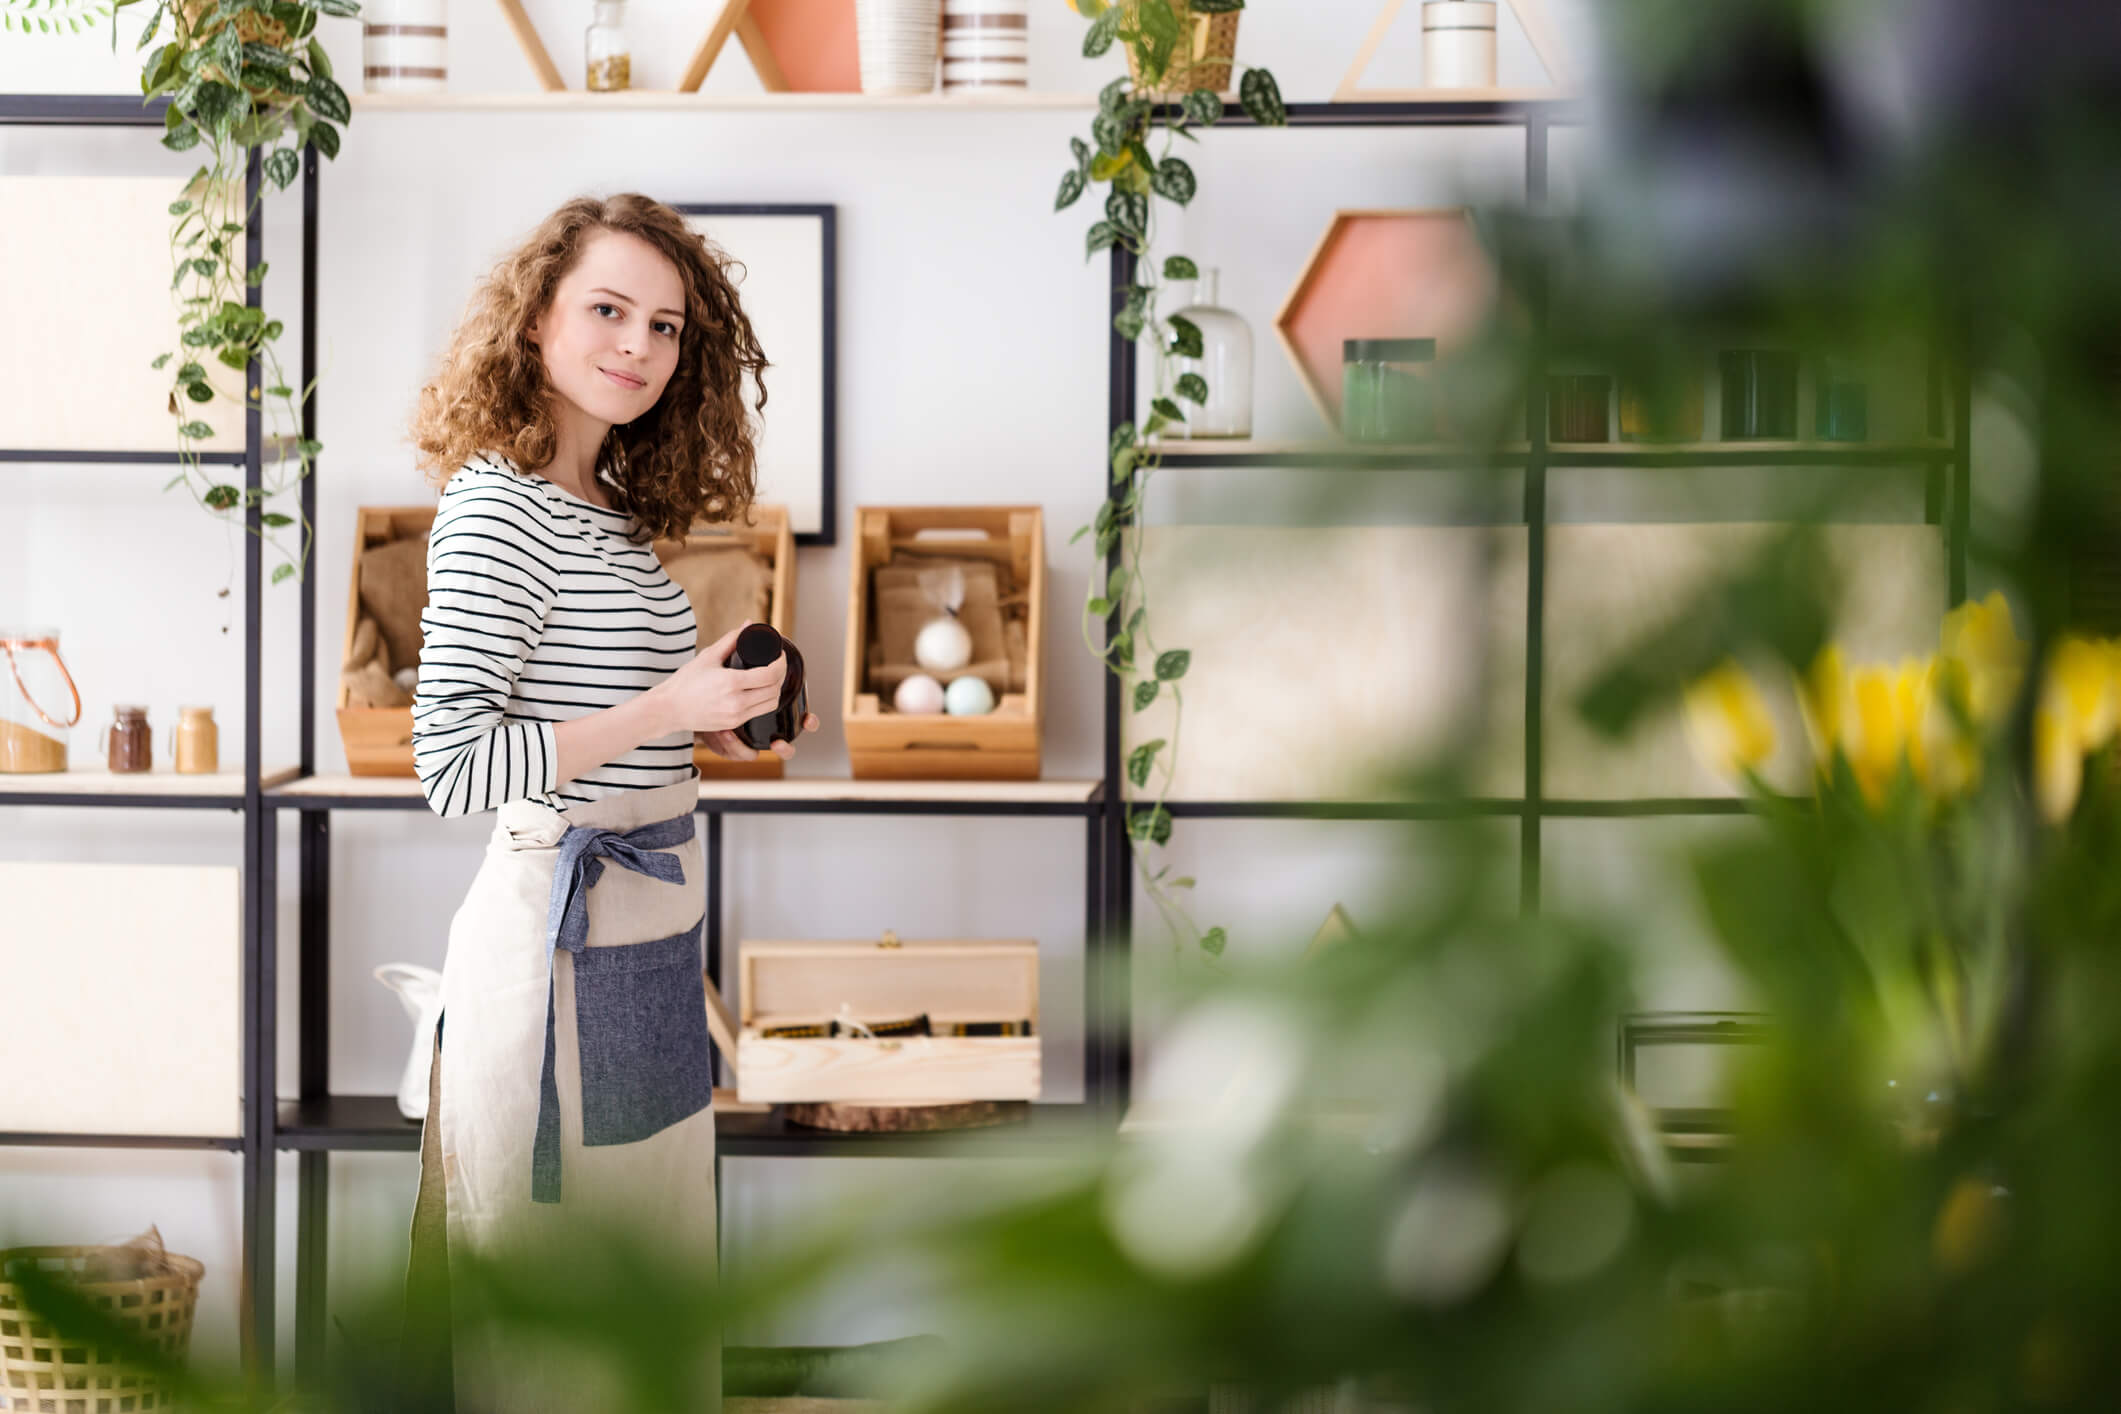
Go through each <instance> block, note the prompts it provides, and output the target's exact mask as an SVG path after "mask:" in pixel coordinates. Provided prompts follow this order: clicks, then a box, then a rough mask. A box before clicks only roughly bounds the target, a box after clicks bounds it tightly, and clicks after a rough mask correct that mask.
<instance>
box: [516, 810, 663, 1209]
mask: <svg viewBox="0 0 2121 1414" xmlns="http://www.w3.org/2000/svg"><path fill="white" fill-rule="evenodd" d="M692 834H693V823H692V815H691V814H690V813H689V812H688V813H686V814H684V815H676V816H673V817H671V818H670V819H668V820H658V821H656V822H655V823H654V824H651V825H643V826H642V827H641V828H640V829H638V830H635V831H633V832H632V833H631V834H623V835H622V834H620V833H619V832H618V831H616V830H600V829H596V828H594V827H592V826H587V825H571V826H569V827H568V830H567V833H566V834H564V835H562V836H561V837H560V857H559V861H558V863H557V864H556V865H555V867H554V868H553V871H552V904H551V907H550V908H549V909H548V910H547V912H546V918H545V1061H544V1065H543V1066H542V1067H541V1069H540V1071H539V1074H538V1129H537V1136H536V1138H535V1139H534V1140H533V1142H532V1144H531V1149H530V1200H531V1201H532V1202H533V1203H557V1202H559V1201H560V1081H559V1071H558V1051H559V1047H558V1043H557V1041H556V1040H555V1035H556V1033H555V1027H554V1016H553V1005H554V998H553V985H554V984H553V980H552V971H553V968H554V967H555V966H556V965H557V957H556V953H557V951H558V949H560V948H565V949H567V951H569V952H571V953H574V954H576V955H580V953H581V952H582V950H583V949H584V948H586V947H588V946H589V891H590V890H591V889H593V888H595V887H596V886H597V881H598V880H599V879H601V878H603V877H604V861H605V860H607V859H608V860H610V861H611V862H612V863H614V864H617V865H618V866H620V867H621V868H623V869H631V870H632V871H633V872H634V873H636V874H645V875H647V876H648V877H649V878H651V879H660V880H662V881H663V882H664V883H666V884H682V883H684V882H685V866H684V864H683V863H682V862H681V861H679V860H678V858H677V857H676V856H675V855H670V854H662V853H659V852H658V851H661V850H666V849H674V848H676V847H677V846H678V845H681V844H684V843H685V842H686V841H688V840H690V839H691V838H692Z"/></svg>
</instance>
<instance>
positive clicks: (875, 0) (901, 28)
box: [854, 0, 943, 94]
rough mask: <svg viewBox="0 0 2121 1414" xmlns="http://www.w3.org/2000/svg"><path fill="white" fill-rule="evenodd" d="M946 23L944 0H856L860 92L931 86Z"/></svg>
mask: <svg viewBox="0 0 2121 1414" xmlns="http://www.w3.org/2000/svg"><path fill="white" fill-rule="evenodd" d="M942 23H943V0H854V37H855V47H856V49H857V50H858V51H859V53H860V56H861V61H862V92H864V93H878V94H888V93H929V92H932V91H933V90H934V88H935V60H936V53H937V49H938V45H937V37H938V35H939V34H940V33H941V31H942Z"/></svg>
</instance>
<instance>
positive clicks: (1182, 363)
mask: <svg viewBox="0 0 2121 1414" xmlns="http://www.w3.org/2000/svg"><path fill="white" fill-rule="evenodd" d="M1219 273H1220V272H1218V271H1216V270H1214V269H1212V268H1211V269H1207V270H1203V271H1201V272H1200V278H1199V279H1198V280H1196V281H1195V282H1194V290H1193V303H1192V304H1191V305H1188V306H1187V307H1186V308H1184V309H1181V310H1179V311H1178V313H1179V314H1180V315H1182V316H1184V317H1185V318H1186V319H1189V320H1191V321H1192V322H1193V323H1194V325H1196V326H1197V327H1198V328H1199V329H1200V357H1199V358H1173V359H1172V360H1171V370H1170V371H1171V374H1172V376H1173V377H1174V378H1177V377H1179V376H1182V375H1184V374H1187V373H1198V374H1199V375H1200V376H1201V377H1202V378H1204V379H1206V380H1207V382H1208V401H1207V402H1205V403H1203V404H1201V405H1200V406H1198V407H1195V406H1194V405H1192V404H1191V403H1183V402H1182V403H1180V404H1179V406H1180V407H1182V408H1184V409H1185V410H1186V420H1185V422H1184V423H1182V424H1180V425H1178V426H1176V427H1173V428H1172V429H1171V430H1170V431H1169V432H1167V433H1165V434H1164V435H1165V436H1167V437H1249V436H1251V435H1252V326H1251V325H1249V324H1247V323H1245V320H1244V316H1243V315H1240V314H1238V313H1237V312H1236V311H1235V310H1229V309H1224V308H1223V307H1222V306H1221V305H1220V304H1218V303H1216V301H1217V300H1218V299H1220V298H1221V290H1220V288H1219V279H1218V276H1219ZM1173 387H1174V388H1175V387H1176V384H1175V383H1174V385H1173ZM1164 391H1165V395H1166V396H1170V395H1171V390H1170V389H1166V390H1164Z"/></svg>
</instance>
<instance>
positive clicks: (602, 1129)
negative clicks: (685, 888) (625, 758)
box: [530, 815, 714, 1203]
mask: <svg viewBox="0 0 2121 1414" xmlns="http://www.w3.org/2000/svg"><path fill="white" fill-rule="evenodd" d="M692 836H693V825H692V817H691V816H690V815H679V816H676V817H674V818H672V819H669V820H659V821H656V822H655V823H653V824H648V825H643V826H641V828H639V829H638V830H634V831H632V832H631V833H628V834H620V833H619V832H618V831H616V830H602V829H597V828H595V827H593V826H586V825H578V826H570V827H569V828H568V830H567V832H566V833H565V834H564V835H562V836H561V837H560V841H559V855H558V857H557V858H556V859H555V860H554V862H553V873H552V901H551V905H550V907H549V908H548V910H547V913H546V920H545V927H546V934H545V943H546V949H547V953H546V959H547V972H546V981H545V1058H544V1062H543V1064H542V1065H541V1066H540V1067H539V1073H538V1122H537V1132H536V1134H535V1135H534V1136H533V1138H532V1141H531V1146H530V1200H531V1201H532V1202H533V1203H557V1202H559V1201H560V1087H559V1068H558V1063H557V1062H558V1041H557V1028H556V1022H557V1017H556V1016H555V1014H554V1005H555V997H554V993H553V987H552V976H551V970H550V969H551V959H552V956H553V954H555V953H557V952H559V951H560V950H562V949H565V950H566V951H568V952H570V953H573V954H574V969H575V1029H576V1034H577V1044H578V1048H579V1051H580V1055H581V1061H582V1142H583V1143H584V1144H627V1143H632V1142H634V1141H635V1140H639V1139H646V1138H647V1137H648V1136H649V1135H651V1134H654V1133H656V1132H657V1131H658V1130H661V1129H665V1128H667V1127H668V1126H670V1125H673V1124H675V1123H677V1122H678V1121H679V1120H681V1119H684V1118H685V1117H686V1116H688V1115H692V1114H697V1113H698V1112H699V1111H700V1110H702V1109H704V1108H705V1107H706V1106H707V1105H709V1104H711V1103H713V1100H714V1072H713V1070H712V1068H711V1067H710V1064H709V1062H708V1060H707V1055H708V1051H707V997H706V988H705V985H704V983H703V982H702V981H701V977H700V961H699V958H700V945H699V932H700V924H698V923H695V924H693V925H692V927H691V928H689V929H687V930H686V931H685V932H683V933H680V934H678V935H677V936H676V937H674V938H661V939H658V940H656V941H654V942H647V943H619V944H614V945H612V946H610V947H602V948H592V947H590V946H589V893H590V891H591V890H592V889H594V888H595V887H596V886H597V881H598V880H599V879H601V878H603V877H604V866H605V863H606V862H607V861H608V862H610V863H612V864H616V865H617V866H618V867H620V868H621V869H628V870H631V871H632V872H634V873H636V874H643V875H646V876H647V877H649V878H651V879H660V880H662V881H663V882H664V883H666V884H682V883H683V882H684V881H685V867H684V865H683V864H682V863H680V862H679V860H678V857H677V856H676V855H675V854H670V853H666V851H669V850H673V849H676V848H677V847H678V846H679V845H681V844H684V843H685V842H686V841H688V840H690V839H691V838H692ZM680 972H683V973H685V974H689V975H685V976H680V975H679V974H680ZM686 1007H690V1008H691V1017H690V1019H689V1020H688V1019H687V1018H686V1017H685V1016H684V1015H683V1014H682V1009H683V1008H686ZM694 1027H696V1028H697V1040H696V1041H695V1040H694V1039H693V1032H692V1028H694ZM670 1037H676V1038H679V1039H680V1040H681V1042H682V1045H681V1048H680V1050H679V1051H677V1052H674V1053H670V1054H668V1055H666V1054H665V1053H663V1052H662V1051H660V1050H659V1049H658V1048H659V1047H660V1046H662V1045H663V1044H665V1042H666V1040H667V1039H668V1038H670ZM695 1055H696V1056H697V1059H695ZM592 1066H594V1067H595V1071H596V1080H595V1081H594V1087H595V1088H594V1091H592V1081H591V1079H590V1074H591V1068H592Z"/></svg>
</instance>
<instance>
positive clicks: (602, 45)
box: [582, 0, 633, 93]
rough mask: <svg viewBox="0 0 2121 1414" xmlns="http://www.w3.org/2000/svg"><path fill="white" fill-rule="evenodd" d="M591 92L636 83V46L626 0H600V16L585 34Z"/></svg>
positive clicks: (613, 90) (617, 89) (612, 90)
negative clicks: (631, 38)
mask: <svg viewBox="0 0 2121 1414" xmlns="http://www.w3.org/2000/svg"><path fill="white" fill-rule="evenodd" d="M582 57H583V60H584V62H585V64H586V66H587V75H588V77H587V83H586V86H587V87H588V89H589V91H590V92H591V93H619V92H622V91H624V90H626V89H629V88H631V87H633V46H632V45H631V44H630V43H628V41H627V39H626V0H597V11H596V18H595V19H594V20H593V21H591V22H590V25H589V29H588V31H587V32H586V33H585V34H584V35H583V37H582Z"/></svg>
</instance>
